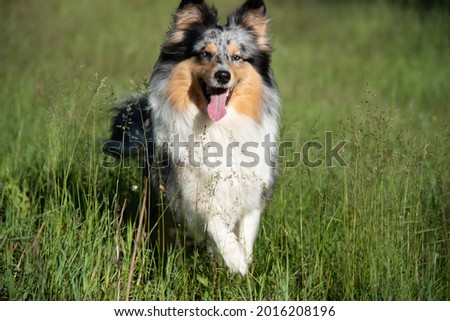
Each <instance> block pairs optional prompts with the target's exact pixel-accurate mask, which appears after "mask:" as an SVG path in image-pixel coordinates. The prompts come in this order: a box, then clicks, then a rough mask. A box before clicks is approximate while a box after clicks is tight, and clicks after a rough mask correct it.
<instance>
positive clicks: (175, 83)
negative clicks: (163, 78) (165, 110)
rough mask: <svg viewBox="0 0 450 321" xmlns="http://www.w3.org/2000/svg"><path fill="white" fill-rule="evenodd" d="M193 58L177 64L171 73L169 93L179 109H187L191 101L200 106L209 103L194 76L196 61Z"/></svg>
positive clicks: (172, 101) (171, 101)
mask: <svg viewBox="0 0 450 321" xmlns="http://www.w3.org/2000/svg"><path fill="white" fill-rule="evenodd" d="M193 59H194V58H191V59H189V60H186V61H183V62H181V63H179V64H178V65H176V66H175V67H174V68H173V70H172V73H171V75H170V80H169V86H168V89H167V95H168V97H169V100H170V103H171V105H172V106H174V107H175V108H176V109H177V110H178V111H186V110H187V109H188V108H189V106H190V105H191V103H193V104H194V105H196V106H197V107H198V108H201V107H202V106H206V104H207V101H206V98H205V97H204V96H203V92H202V89H201V87H200V84H199V82H198V79H197V78H196V77H194V73H195V63H194V61H193Z"/></svg>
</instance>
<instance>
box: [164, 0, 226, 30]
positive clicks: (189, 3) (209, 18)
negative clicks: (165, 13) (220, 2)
mask: <svg viewBox="0 0 450 321" xmlns="http://www.w3.org/2000/svg"><path fill="white" fill-rule="evenodd" d="M173 19H174V27H175V29H178V30H182V29H184V30H185V29H189V27H190V26H192V25H196V24H197V25H205V26H209V25H212V24H214V25H216V24H217V10H216V9H215V8H213V7H209V6H208V5H207V4H206V3H205V1H203V0H183V1H181V3H180V5H179V7H178V9H177V11H176V12H175V14H174V16H173Z"/></svg>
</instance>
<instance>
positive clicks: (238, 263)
mask: <svg viewBox="0 0 450 321" xmlns="http://www.w3.org/2000/svg"><path fill="white" fill-rule="evenodd" d="M207 224H208V225H207V231H208V234H209V236H210V237H211V238H212V239H213V241H214V243H215V245H216V247H217V250H218V251H219V253H220V255H221V256H222V258H223V260H224V262H225V264H226V265H227V266H228V268H229V269H230V271H231V272H232V273H240V274H241V275H243V276H244V275H246V274H247V272H248V261H247V257H246V255H245V249H244V248H243V247H242V244H241V243H240V242H239V240H238V238H237V236H236V234H235V233H234V232H233V230H232V229H231V228H230V226H229V225H228V224H226V223H225V222H224V221H223V219H222V218H221V217H220V215H214V216H212V217H211V218H210V219H209V220H208V223H207Z"/></svg>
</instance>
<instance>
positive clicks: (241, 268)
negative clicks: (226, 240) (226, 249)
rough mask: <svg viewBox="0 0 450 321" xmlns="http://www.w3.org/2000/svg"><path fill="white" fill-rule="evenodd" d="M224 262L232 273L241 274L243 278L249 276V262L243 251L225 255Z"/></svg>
mask: <svg viewBox="0 0 450 321" xmlns="http://www.w3.org/2000/svg"><path fill="white" fill-rule="evenodd" d="M223 260H224V262H225V264H226V266H227V267H228V268H229V269H230V272H231V273H234V274H237V273H239V274H240V275H242V276H245V275H247V274H248V268H249V264H250V262H249V260H248V259H247V258H246V257H245V255H244V251H242V250H241V249H239V250H236V251H233V252H231V253H224V254H223Z"/></svg>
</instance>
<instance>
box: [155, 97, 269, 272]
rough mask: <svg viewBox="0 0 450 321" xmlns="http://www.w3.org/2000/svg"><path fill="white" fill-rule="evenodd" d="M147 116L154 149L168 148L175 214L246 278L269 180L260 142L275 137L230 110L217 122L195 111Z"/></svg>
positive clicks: (159, 111)
mask: <svg viewBox="0 0 450 321" xmlns="http://www.w3.org/2000/svg"><path fill="white" fill-rule="evenodd" d="M159 106H161V105H159ZM165 107H168V106H165ZM153 111H154V117H155V121H154V124H157V125H156V126H155V128H154V131H155V141H156V144H157V146H161V145H162V144H164V143H168V146H169V151H170V152H169V154H170V156H171V158H172V159H171V161H172V162H173V164H175V166H174V170H175V172H176V184H177V186H176V188H177V191H178V193H177V196H176V197H177V198H178V201H179V204H180V212H181V213H178V214H179V215H182V216H183V217H182V218H183V220H184V221H185V223H186V225H187V227H188V230H189V231H190V232H191V233H192V235H193V236H194V237H196V238H197V239H202V237H203V236H204V235H206V234H207V235H209V237H210V238H211V239H212V240H213V243H214V244H215V247H216V248H217V250H218V252H219V253H220V254H221V256H222V258H223V259H224V261H225V263H226V265H227V266H228V267H229V268H230V270H231V271H233V272H239V273H241V274H246V273H247V269H248V265H249V263H250V262H251V258H252V251H253V244H254V242H255V240H256V236H257V232H258V227H259V221H260V215H261V211H262V202H263V200H262V197H263V194H264V191H265V189H267V187H268V186H269V185H270V184H271V183H272V179H273V177H272V168H271V163H270V160H268V159H267V156H268V155H267V151H268V149H267V146H265V145H264V139H265V136H266V135H267V134H270V135H271V137H273V136H275V135H276V133H274V132H273V128H264V126H262V125H261V124H259V123H258V122H256V121H255V120H253V119H251V118H249V117H245V116H242V115H239V114H236V113H235V112H234V111H233V109H232V108H229V110H228V113H227V116H226V117H225V118H224V119H222V120H221V121H220V122H217V123H215V122H212V121H211V120H209V118H208V117H207V116H205V115H204V114H202V113H200V112H199V111H198V109H197V108H196V107H195V106H192V108H191V109H190V110H189V112H188V113H185V114H184V115H180V114H178V113H177V112H174V111H173V109H171V108H164V107H160V108H158V107H156V108H153ZM183 116H184V117H183ZM267 127H269V126H267Z"/></svg>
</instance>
